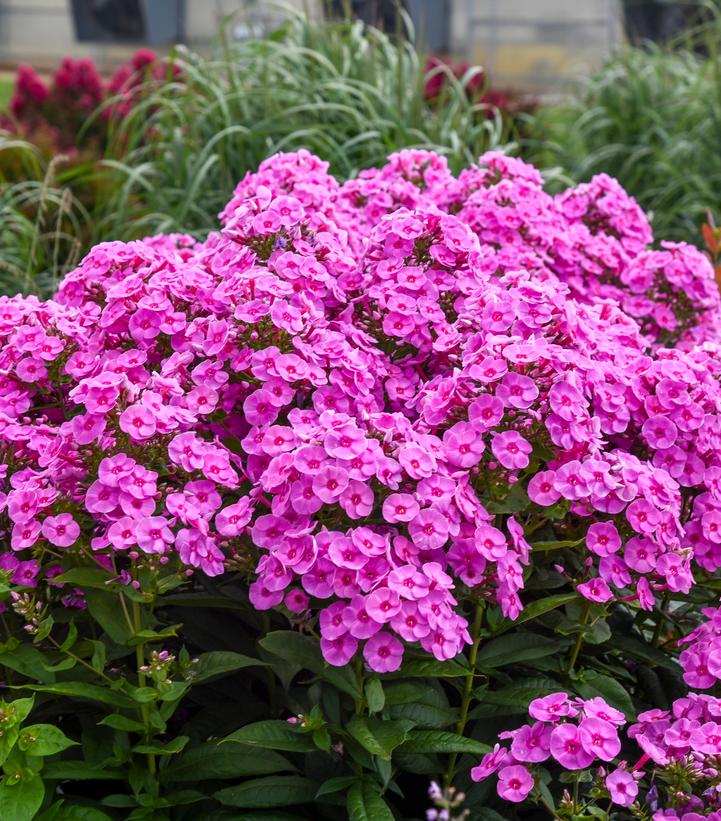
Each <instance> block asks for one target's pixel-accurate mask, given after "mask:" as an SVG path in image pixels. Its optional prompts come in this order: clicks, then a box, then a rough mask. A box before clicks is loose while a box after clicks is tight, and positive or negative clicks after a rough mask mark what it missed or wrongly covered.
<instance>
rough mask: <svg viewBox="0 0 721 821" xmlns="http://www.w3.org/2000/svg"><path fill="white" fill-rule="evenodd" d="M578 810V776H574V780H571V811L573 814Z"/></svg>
mask: <svg viewBox="0 0 721 821" xmlns="http://www.w3.org/2000/svg"><path fill="white" fill-rule="evenodd" d="M577 812H578V776H576V780H575V781H574V782H573V813H574V815H575V814H576V813H577Z"/></svg>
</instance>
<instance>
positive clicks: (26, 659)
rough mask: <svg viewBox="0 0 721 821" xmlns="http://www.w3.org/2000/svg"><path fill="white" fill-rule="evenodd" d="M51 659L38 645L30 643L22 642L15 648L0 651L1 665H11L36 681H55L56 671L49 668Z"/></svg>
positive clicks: (10, 666)
mask: <svg viewBox="0 0 721 821" xmlns="http://www.w3.org/2000/svg"><path fill="white" fill-rule="evenodd" d="M49 664H50V659H48V657H46V656H45V655H44V654H43V653H41V652H40V650H38V649H37V648H36V647H31V646H30V645H28V644H21V645H19V646H18V647H16V648H15V649H14V650H6V651H5V652H3V653H0V665H2V666H3V667H9V668H10V669H11V670H15V671H16V672H18V673H20V674H21V675H23V676H27V677H28V678H30V679H33V680H34V681H40V682H44V683H45V682H47V683H52V682H53V681H55V673H54V672H53V671H52V670H49V669H48V666H49Z"/></svg>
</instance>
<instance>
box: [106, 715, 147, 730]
mask: <svg viewBox="0 0 721 821" xmlns="http://www.w3.org/2000/svg"><path fill="white" fill-rule="evenodd" d="M98 724H103V725H105V726H106V727H112V728H113V729H114V730H122V731H123V732H127V733H142V732H144V730H145V726H144V725H143V723H142V722H141V721H137V720H136V719H134V718H127V716H121V715H118V713H112V714H111V715H109V716H105V718H103V719H101V720H100V721H98Z"/></svg>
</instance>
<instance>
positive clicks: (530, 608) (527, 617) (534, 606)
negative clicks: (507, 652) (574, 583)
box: [493, 593, 579, 636]
mask: <svg viewBox="0 0 721 821" xmlns="http://www.w3.org/2000/svg"><path fill="white" fill-rule="evenodd" d="M578 600H579V595H578V593H559V594H558V595H556V596H548V597H547V598H545V599H538V600H537V601H534V602H531V603H530V604H529V605H527V606H526V607H524V608H523V610H521V613H520V615H519V616H518V618H517V619H515V621H513V620H511V619H504V620H503V621H502V622H501V623H500V625H499V626H498V628H497V629H496V630H494V632H493V635H494V636H498V635H500V634H501V633H505V632H506V631H508V630H510V629H511V628H513V627H515V626H516V625H518V624H523V622H526V621H531V620H532V619H537V618H538V617H539V616H542V615H544V613H550V612H551V611H552V610H557V609H558V608H559V607H564V606H565V605H567V604H571V603H572V602H575V601H578Z"/></svg>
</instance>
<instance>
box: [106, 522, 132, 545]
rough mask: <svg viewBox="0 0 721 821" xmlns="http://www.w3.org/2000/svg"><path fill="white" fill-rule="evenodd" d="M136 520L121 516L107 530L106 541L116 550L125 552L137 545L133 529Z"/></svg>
mask: <svg viewBox="0 0 721 821" xmlns="http://www.w3.org/2000/svg"><path fill="white" fill-rule="evenodd" d="M136 526H137V520H136V519H132V518H131V517H130V516H123V517H122V519H118V520H117V521H115V522H113V523H112V524H111V525H110V527H109V528H108V539H109V541H110V543H111V544H112V545H113V547H114V548H115V549H116V550H127V549H128V548H130V547H133V546H134V545H136V544H137V540H136V538H135V528H136Z"/></svg>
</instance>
